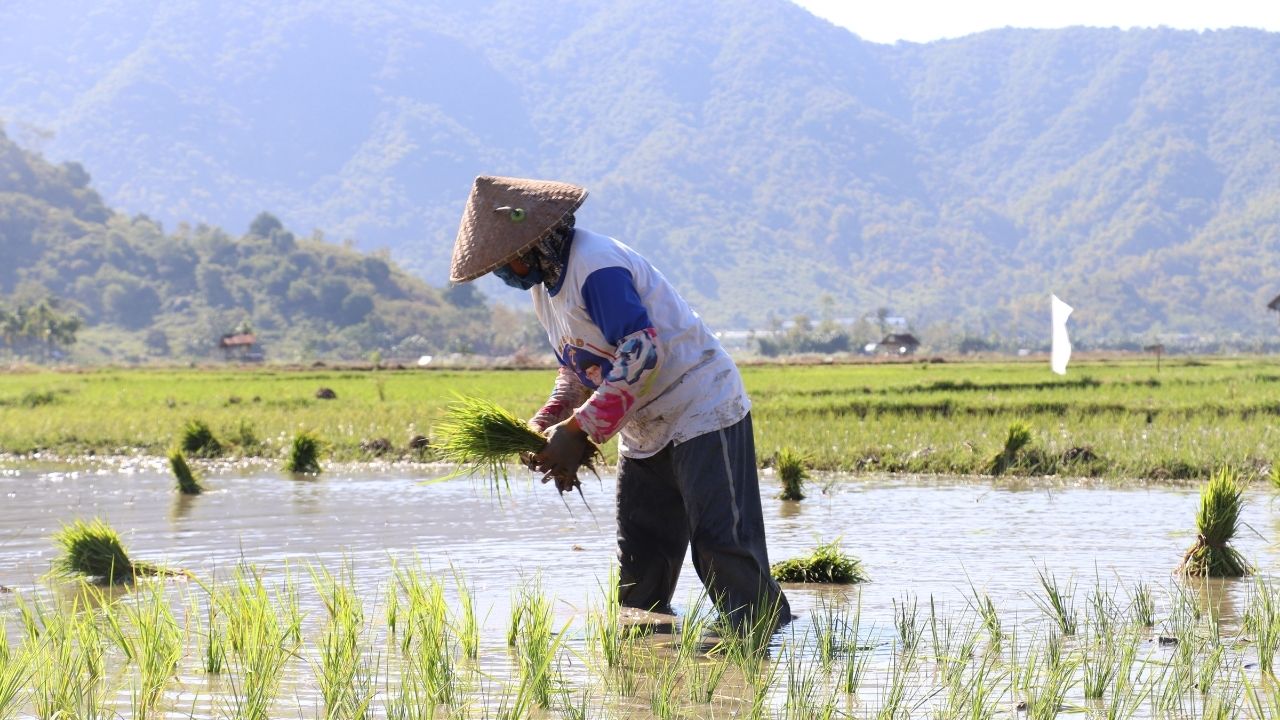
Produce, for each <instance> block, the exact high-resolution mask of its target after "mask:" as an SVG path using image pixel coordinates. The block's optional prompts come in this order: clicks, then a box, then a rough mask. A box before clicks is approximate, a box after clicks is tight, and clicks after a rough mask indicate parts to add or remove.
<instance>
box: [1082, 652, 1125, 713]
mask: <svg viewBox="0 0 1280 720" xmlns="http://www.w3.org/2000/svg"><path fill="white" fill-rule="evenodd" d="M1081 650H1082V653H1081V660H1080V666H1081V670H1082V678H1081V684H1082V685H1083V687H1084V697H1085V699H1086V700H1099V699H1101V698H1102V696H1103V695H1104V694H1105V693H1106V691H1107V688H1108V687H1110V686H1111V681H1112V679H1113V678H1114V677H1115V674H1116V670H1117V668H1118V665H1119V662H1120V659H1119V655H1118V649H1117V647H1116V644H1115V643H1114V642H1110V640H1109V639H1108V640H1105V641H1104V640H1101V639H1099V640H1094V641H1091V642H1085V643H1084V644H1083V647H1082V648H1081Z"/></svg>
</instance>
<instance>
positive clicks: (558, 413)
mask: <svg viewBox="0 0 1280 720" xmlns="http://www.w3.org/2000/svg"><path fill="white" fill-rule="evenodd" d="M590 394H591V388H589V387H587V386H586V385H583V384H582V381H580V380H578V376H577V374H575V373H574V372H573V371H572V370H570V369H569V368H567V367H565V366H563V365H561V366H560V372H558V373H556V383H555V385H554V386H552V388H551V396H550V397H548V398H547V402H546V404H544V405H543V406H542V409H541V410H539V411H538V412H537V413H536V414H535V415H534V416H533V418H532V419H530V420H529V426H530V427H532V428H533V429H534V430H537V431H538V432H544V431H545V430H546V429H547V428H549V427H551V426H552V425H555V424H556V423H558V422H560V421H561V420H564V419H565V418H567V417H569V416H570V415H572V414H573V411H574V410H575V409H576V408H577V407H578V406H579V405H581V404H582V401H584V400H586V399H587V396H588V395H590Z"/></svg>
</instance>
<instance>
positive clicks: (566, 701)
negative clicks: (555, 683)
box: [560, 685, 591, 720]
mask: <svg viewBox="0 0 1280 720" xmlns="http://www.w3.org/2000/svg"><path fill="white" fill-rule="evenodd" d="M560 712H561V715H562V716H563V717H564V719H565V720H587V719H588V718H590V717H591V688H584V689H583V691H582V692H581V693H579V694H578V699H577V702H575V701H574V698H573V691H572V689H570V687H569V686H568V685H565V686H564V687H563V688H561V690H560Z"/></svg>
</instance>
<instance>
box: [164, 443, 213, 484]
mask: <svg viewBox="0 0 1280 720" xmlns="http://www.w3.org/2000/svg"><path fill="white" fill-rule="evenodd" d="M169 467H170V468H171V469H172V470H173V477H174V478H175V479H176V480H177V481H178V492H180V493H182V494H183V495H199V494H200V493H202V492H204V488H203V487H201V485H200V481H199V479H197V478H196V474H195V473H194V472H192V471H191V466H190V465H188V464H187V458H186V457H184V456H183V454H182V451H181V450H179V449H177V448H174V449H173V450H170V451H169Z"/></svg>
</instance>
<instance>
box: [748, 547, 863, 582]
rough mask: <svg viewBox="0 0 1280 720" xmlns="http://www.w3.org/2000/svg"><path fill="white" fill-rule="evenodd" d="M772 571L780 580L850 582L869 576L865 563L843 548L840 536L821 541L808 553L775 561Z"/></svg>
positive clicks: (775, 577)
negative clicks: (826, 541)
mask: <svg viewBox="0 0 1280 720" xmlns="http://www.w3.org/2000/svg"><path fill="white" fill-rule="evenodd" d="M770 571H771V572H772V573H773V577H774V579H775V580H777V581H779V582H796V583H831V584H837V585H850V584H853V583H860V582H863V581H865V580H866V579H867V576H866V574H865V573H864V572H863V570H862V563H861V562H859V561H858V559H857V558H854V557H850V556H848V555H845V554H844V553H842V552H840V541H839V540H834V541H832V542H829V543H823V544H821V545H819V546H818V547H817V548H815V549H814V551H813V553H812V554H810V555H809V556H808V557H799V558H792V559H790V560H783V561H782V562H779V563H774V564H773V567H772V568H770Z"/></svg>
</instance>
